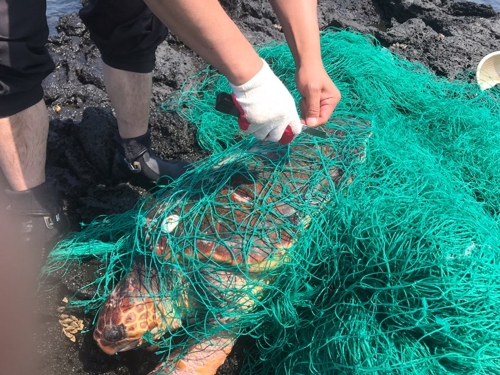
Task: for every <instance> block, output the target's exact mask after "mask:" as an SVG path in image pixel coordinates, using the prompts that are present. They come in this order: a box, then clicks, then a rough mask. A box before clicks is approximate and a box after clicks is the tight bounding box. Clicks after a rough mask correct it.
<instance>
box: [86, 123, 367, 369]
mask: <svg viewBox="0 0 500 375" xmlns="http://www.w3.org/2000/svg"><path fill="white" fill-rule="evenodd" d="M340 129H345V130H340ZM327 132H328V133H329V138H328V139H323V140H322V139H318V138H313V137H311V136H309V135H303V136H301V137H300V138H299V139H297V140H296V141H294V143H293V144H292V145H291V146H280V145H276V144H271V143H267V142H260V143H255V144H254V145H253V146H252V147H250V148H245V147H241V146H240V147H234V148H233V149H232V150H231V151H230V152H229V155H227V154H226V155H225V156H224V158H220V159H219V160H217V162H216V163H214V164H212V165H207V169H206V171H205V172H204V174H203V175H201V177H200V174H198V175H196V174H191V175H190V176H188V178H187V179H185V182H184V184H182V183H181V184H180V187H179V188H178V189H177V190H175V189H174V192H172V191H170V192H169V193H168V194H169V195H168V196H167V197H165V196H164V197H160V198H158V199H156V201H155V203H153V204H152V207H150V208H149V209H148V211H147V214H146V222H145V224H144V226H143V228H142V229H141V233H142V244H143V246H144V248H146V249H148V252H149V253H150V255H147V254H144V253H142V254H141V255H140V256H138V257H137V258H136V260H135V261H134V263H133V266H132V268H131V270H130V272H129V273H128V275H127V276H126V277H125V278H124V279H123V280H121V281H120V282H119V284H118V285H117V286H116V288H115V289H114V290H113V292H112V293H111V294H110V296H109V297H108V299H107V300H106V302H105V303H104V305H103V307H102V309H101V311H100V313H99V316H98V318H97V324H96V327H95V330H94V339H95V340H96V341H97V343H98V345H99V346H100V348H101V349H102V350H103V351H104V352H106V353H107V354H114V353H117V352H121V351H126V350H130V349H134V348H137V347H139V346H141V345H143V344H144V343H145V342H146V341H153V342H154V341H155V340H160V339H161V338H164V337H168V336H170V335H172V334H174V333H175V332H177V331H179V330H181V331H182V330H184V332H187V330H188V328H186V327H188V326H189V325H190V324H189V322H190V321H193V320H195V319H196V317H195V316H197V317H198V318H199V315H200V314H198V315H197V312H198V311H199V310H200V309H203V308H205V307H206V306H204V304H207V303H209V304H210V303H211V301H213V300H216V301H218V302H221V301H222V302H225V303H220V306H223V307H224V309H225V310H221V311H219V312H218V313H217V314H213V315H211V316H212V321H211V323H213V326H214V327H219V328H220V329H218V330H217V329H215V330H212V331H211V332H212V333H213V334H212V335H211V336H209V337H205V338H204V339H202V340H196V338H195V336H192V335H191V336H190V339H188V341H187V342H189V343H190V346H189V347H187V349H186V350H184V351H182V350H180V349H179V350H176V351H173V352H171V353H170V356H167V358H168V360H167V361H165V362H164V363H162V364H160V366H159V367H158V368H157V369H156V370H155V371H153V372H152V373H151V374H167V373H173V374H176V375H181V374H191V375H193V374H215V372H216V371H217V368H218V367H219V366H220V365H221V364H222V363H223V362H224V360H225V358H226V356H227V355H228V354H229V352H230V351H231V348H232V345H233V343H234V340H235V337H237V335H238V318H237V317H238V315H240V316H242V315H244V314H245V313H248V312H250V311H252V309H254V305H255V303H256V301H258V300H259V298H261V297H262V296H263V294H264V292H265V290H266V286H267V285H268V284H270V283H272V281H273V277H274V276H273V271H276V270H277V269H279V268H280V267H281V266H282V265H284V264H286V262H287V258H288V256H289V255H290V254H289V251H290V250H289V249H291V248H292V246H293V245H294V243H296V241H297V240H298V239H299V238H300V236H301V234H302V233H303V232H304V231H305V230H307V227H308V225H309V222H310V219H311V216H313V215H314V214H315V213H318V212H319V211H321V210H322V208H324V207H325V205H326V204H328V203H329V200H330V199H331V197H332V194H331V192H332V189H338V188H339V187H341V186H346V185H347V184H348V183H350V181H351V180H352V177H353V176H352V175H349V174H345V173H344V169H345V168H348V166H349V164H351V163H353V162H356V161H359V160H360V159H362V158H363V155H364V142H361V143H359V144H355V145H352V144H351V145H350V146H349V147H346V146H345V144H346V143H347V142H345V138H346V134H347V132H351V133H352V132H354V133H357V138H356V137H355V136H353V135H352V134H351V135H350V137H351V139H354V141H355V142H357V141H360V140H362V141H365V140H366V138H367V137H368V135H369V126H367V125H366V124H365V123H359V122H356V121H349V122H348V123H344V124H343V125H342V124H339V127H338V128H336V130H334V129H327ZM351 143H352V142H351ZM353 146H354V147H353ZM335 160H337V161H338V162H332V161H335ZM208 172H210V173H208ZM203 176H208V177H206V178H203ZM191 275H196V278H197V279H196V280H197V281H196V280H195V281H196V282H195V281H194V279H195V276H191ZM200 279H202V282H199V280H200ZM200 289H203V290H200ZM200 295H203V296H205V297H206V296H208V297H206V298H199V296H200ZM207 301H208V302H207ZM226 324H227V325H226ZM228 327H229V328H228Z"/></svg>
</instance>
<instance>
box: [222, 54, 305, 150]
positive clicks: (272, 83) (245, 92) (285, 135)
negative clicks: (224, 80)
mask: <svg viewBox="0 0 500 375" xmlns="http://www.w3.org/2000/svg"><path fill="white" fill-rule="evenodd" d="M262 61H263V63H264V66H263V67H262V69H261V70H260V71H259V72H258V73H257V74H256V75H255V76H254V77H253V78H251V79H250V80H249V81H248V82H246V83H244V84H242V85H240V86H235V85H233V84H231V83H230V85H231V88H232V89H233V95H232V97H233V102H234V104H235V105H236V107H238V110H239V111H240V117H239V119H238V124H239V126H240V128H241V129H242V130H243V131H245V132H246V133H248V134H252V135H253V136H254V137H255V138H257V139H259V140H266V141H272V142H279V143H282V144H287V143H290V142H291V141H292V140H293V138H294V137H295V136H296V135H298V134H300V132H301V131H302V124H301V122H300V117H299V114H298V113H297V109H296V108H295V101H294V100H293V97H292V95H291V94H290V92H289V91H288V90H287V88H286V87H285V85H283V83H282V82H281V81H280V79H279V78H278V77H277V76H276V75H275V74H274V73H273V71H272V70H271V68H270V67H269V65H267V63H266V62H265V61H264V60H262Z"/></svg>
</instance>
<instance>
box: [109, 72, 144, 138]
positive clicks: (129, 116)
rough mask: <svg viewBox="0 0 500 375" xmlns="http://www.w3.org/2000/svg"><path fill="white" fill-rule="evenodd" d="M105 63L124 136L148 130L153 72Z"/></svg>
mask: <svg viewBox="0 0 500 375" xmlns="http://www.w3.org/2000/svg"><path fill="white" fill-rule="evenodd" d="M103 65H104V69H103V71H104V82H105V84H106V91H107V92H108V95H109V98H110V100H111V104H112V105H113V108H114V109H115V112H116V119H117V120H118V131H119V133H120V137H122V138H123V139H127V138H135V137H140V136H141V135H144V134H146V132H147V130H148V122H149V104H150V101H151V85H152V76H153V75H152V73H134V72H127V71H125V70H118V69H115V68H112V67H110V66H109V65H106V64H105V63H103Z"/></svg>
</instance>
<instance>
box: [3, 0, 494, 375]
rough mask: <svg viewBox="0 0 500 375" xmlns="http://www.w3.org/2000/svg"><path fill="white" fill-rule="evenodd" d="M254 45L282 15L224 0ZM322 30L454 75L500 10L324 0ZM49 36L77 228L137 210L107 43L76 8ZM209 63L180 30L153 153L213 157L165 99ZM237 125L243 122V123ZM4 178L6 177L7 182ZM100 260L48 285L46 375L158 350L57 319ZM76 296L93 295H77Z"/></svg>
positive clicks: (53, 144) (160, 88) (87, 321)
mask: <svg viewBox="0 0 500 375" xmlns="http://www.w3.org/2000/svg"><path fill="white" fill-rule="evenodd" d="M221 3H222V5H223V6H224V7H225V9H226V10H227V11H228V13H229V14H230V16H231V17H232V18H233V19H234V20H235V21H236V22H237V24H238V25H239V26H240V28H241V29H242V31H243V32H244V34H245V35H246V36H247V37H248V39H249V40H250V41H251V42H252V43H263V42H267V41H271V40H283V39H284V36H283V33H282V32H281V31H280V27H279V23H278V20H277V18H276V17H275V15H274V13H273V12H272V9H271V7H270V6H269V4H268V3H267V2H266V1H252V0H241V1H238V0H221ZM319 19H320V26H321V28H325V27H328V26H332V27H339V28H349V29H351V30H357V31H361V32H364V33H370V34H372V35H374V36H375V37H376V38H377V39H378V40H379V41H380V43H381V44H382V45H383V46H385V47H387V48H390V49H391V50H393V51H395V52H397V53H399V54H401V55H403V56H405V57H406V58H407V59H408V60H411V61H418V62H421V63H423V64H425V65H426V66H428V67H429V68H430V69H431V70H432V71H434V72H435V73H436V74H438V75H443V76H447V77H450V78H452V77H453V76H455V75H456V74H457V73H459V72H462V71H464V70H467V69H475V67H476V66H477V64H478V62H479V61H480V59H481V58H482V57H483V56H485V55H486V54H488V53H490V52H493V51H495V50H496V49H498V41H499V38H500V21H499V15H498V14H496V13H495V12H494V11H493V9H492V8H491V7H489V6H484V5H477V4H474V3H468V2H459V3H457V2H452V1H449V0H354V1H343V0H325V1H320V2H319ZM58 31H59V34H58V35H56V36H54V37H51V39H50V42H49V45H48V47H49V50H50V52H51V54H52V56H53V59H54V61H55V63H56V70H55V71H54V73H53V74H51V75H50V76H49V77H48V78H47V79H46V80H45V82H44V87H45V100H46V103H47V108H48V110H49V115H50V120H51V121H50V134H49V142H48V160H47V175H48V176H49V177H54V178H56V179H57V180H58V181H59V189H60V194H61V196H62V198H63V200H64V209H65V211H66V212H67V214H68V216H69V218H70V221H71V224H72V228H73V229H74V230H78V228H79V223H81V222H83V223H88V222H90V221H91V220H93V219H94V218H96V217H97V216H98V215H103V214H105V215H108V214H113V213H122V212H125V211H127V210H128V209H130V208H132V207H133V206H134V204H135V202H136V201H137V199H138V198H139V197H140V196H141V195H143V194H144V192H145V191H144V190H143V189H142V188H140V187H138V186H134V185H132V184H130V183H127V182H125V179H124V176H123V175H121V174H120V172H119V171H118V170H117V168H116V166H115V165H114V163H113V155H114V150H115V146H114V142H113V137H114V136H115V134H117V126H116V119H115V117H114V115H113V111H112V109H111V105H110V102H109V99H108V97H107V94H106V92H105V88H104V82H103V79H102V68H101V65H100V58H99V51H98V50H97V48H96V47H95V46H94V45H93V44H92V42H91V41H90V39H89V37H88V32H87V31H86V29H85V27H84V25H83V24H82V23H81V21H80V19H79V18H78V16H77V15H66V16H64V17H62V18H61V20H60V23H59V26H58ZM203 66H204V63H203V61H202V60H201V59H200V58H199V57H198V56H197V55H196V54H194V53H193V52H192V51H190V50H189V49H188V48H186V47H185V46H184V45H183V44H182V43H181V42H180V41H179V40H178V39H177V38H176V37H175V36H172V35H171V36H169V38H168V39H167V41H166V42H165V43H163V44H162V45H161V46H160V47H159V50H158V52H157V63H156V68H155V72H154V79H153V81H154V88H153V102H152V105H151V110H152V113H151V120H150V127H151V132H152V138H153V147H154V149H155V151H156V152H157V153H158V154H159V155H160V156H161V157H164V158H171V159H172V158H176V159H183V160H188V161H195V160H198V159H200V158H202V157H204V156H205V155H206V153H205V152H204V151H203V150H201V149H200V148H199V147H198V145H197V143H196V130H195V129H193V128H192V127H190V126H189V124H187V123H186V122H185V121H183V120H182V119H180V118H179V117H177V116H176V115H174V114H171V113H166V112H165V111H163V110H161V109H160V108H159V105H160V104H161V103H162V102H164V101H165V100H167V98H168V97H169V95H171V94H172V93H174V92H176V90H178V89H179V88H180V87H181V85H182V83H183V81H184V80H185V79H186V78H188V77H189V76H191V75H192V74H194V73H196V72H197V71H198V70H199V69H200V68H202V67H203ZM235 126H236V124H235ZM4 183H5V182H4ZM93 267H94V265H92V263H89V264H86V265H85V266H82V267H75V268H74V269H72V270H71V272H70V273H69V274H66V275H59V276H60V277H52V278H51V279H50V280H48V282H47V284H48V285H47V286H46V287H45V288H43V291H42V292H41V296H42V301H43V302H42V303H40V307H39V313H40V324H41V329H42V333H41V334H40V336H41V340H40V341H41V342H42V344H40V352H41V354H42V357H43V366H42V373H43V374H47V375H49V374H50V375H67V374H95V375H98V374H108V375H112V374H113V375H144V374H147V372H148V371H150V370H151V369H152V368H153V367H154V364H155V361H156V360H157V358H156V357H155V355H154V354H152V353H150V352H147V351H144V350H139V351H132V352H129V353H123V354H120V355H118V356H113V357H110V356H107V355H105V354H104V353H102V352H101V351H100V350H99V349H98V348H97V346H96V345H95V344H94V342H93V340H92V337H91V335H92V331H91V329H92V324H93V323H92V319H93V317H92V316H91V315H88V314H87V315H85V314H84V313H83V312H82V311H72V312H71V313H72V314H74V315H75V316H77V317H78V318H79V319H82V320H83V321H84V326H85V328H84V331H83V332H85V331H86V330H88V331H89V332H86V333H83V334H82V333H78V334H77V335H76V342H72V341H70V340H69V339H68V338H66V337H65V336H64V335H63V334H62V332H61V327H60V325H59V323H58V319H59V317H60V314H61V312H60V311H61V310H62V309H64V303H63V302H61V301H62V300H63V298H64V297H70V296H73V295H74V294H75V293H76V292H77V290H78V288H79V287H81V286H82V285H84V284H85V283H87V282H88V281H89V278H91V276H92V272H93V270H94V268H93ZM77 297H78V298H83V299H85V298H88V295H85V294H78V295H77ZM251 346H252V343H251V340H249V339H243V340H240V341H239V342H238V344H237V346H236V348H235V350H233V354H232V355H231V359H230V360H228V361H227V363H226V364H225V365H224V366H223V367H222V368H221V369H220V371H219V373H220V374H237V373H239V371H240V368H241V358H242V356H243V354H242V353H243V350H244V349H245V348H248V347H251Z"/></svg>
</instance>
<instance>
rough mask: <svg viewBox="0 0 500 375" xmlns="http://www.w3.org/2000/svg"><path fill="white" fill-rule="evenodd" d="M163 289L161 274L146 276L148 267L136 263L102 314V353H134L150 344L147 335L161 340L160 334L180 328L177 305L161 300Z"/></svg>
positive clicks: (99, 328)
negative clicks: (145, 344)
mask: <svg viewBox="0 0 500 375" xmlns="http://www.w3.org/2000/svg"><path fill="white" fill-rule="evenodd" d="M160 289H161V288H159V280H158V272H157V271H155V270H152V271H150V272H149V273H148V274H147V275H145V273H144V265H143V264H141V263H139V262H134V265H133V267H132V269H131V271H130V272H129V273H128V275H127V277H126V278H124V279H122V280H121V281H120V282H119V283H118V285H117V286H116V287H115V289H114V290H113V292H111V294H110V295H109V297H108V299H107V300H106V302H105V303H104V305H103V307H102V309H101V311H100V312H99V316H98V318H97V324H96V328H95V329H94V340H96V342H97V344H98V345H99V347H100V348H101V349H102V351H104V352H105V353H106V354H110V355H111V354H116V353H118V352H123V351H127V350H131V349H134V348H137V347H138V346H141V345H142V344H144V343H145V342H146V340H145V339H144V336H145V335H146V334H150V335H151V336H150V337H152V338H153V339H155V338H160V332H165V331H167V332H168V331H170V330H173V329H176V328H178V327H179V326H180V322H181V321H180V319H178V318H175V316H176V314H175V313H174V312H175V311H174V310H175V307H174V305H173V303H172V302H171V300H170V299H168V298H167V297H161V298H160V297H159V295H161V294H160V293H159V290H160ZM155 334H157V335H158V337H155V336H154V335H155Z"/></svg>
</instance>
